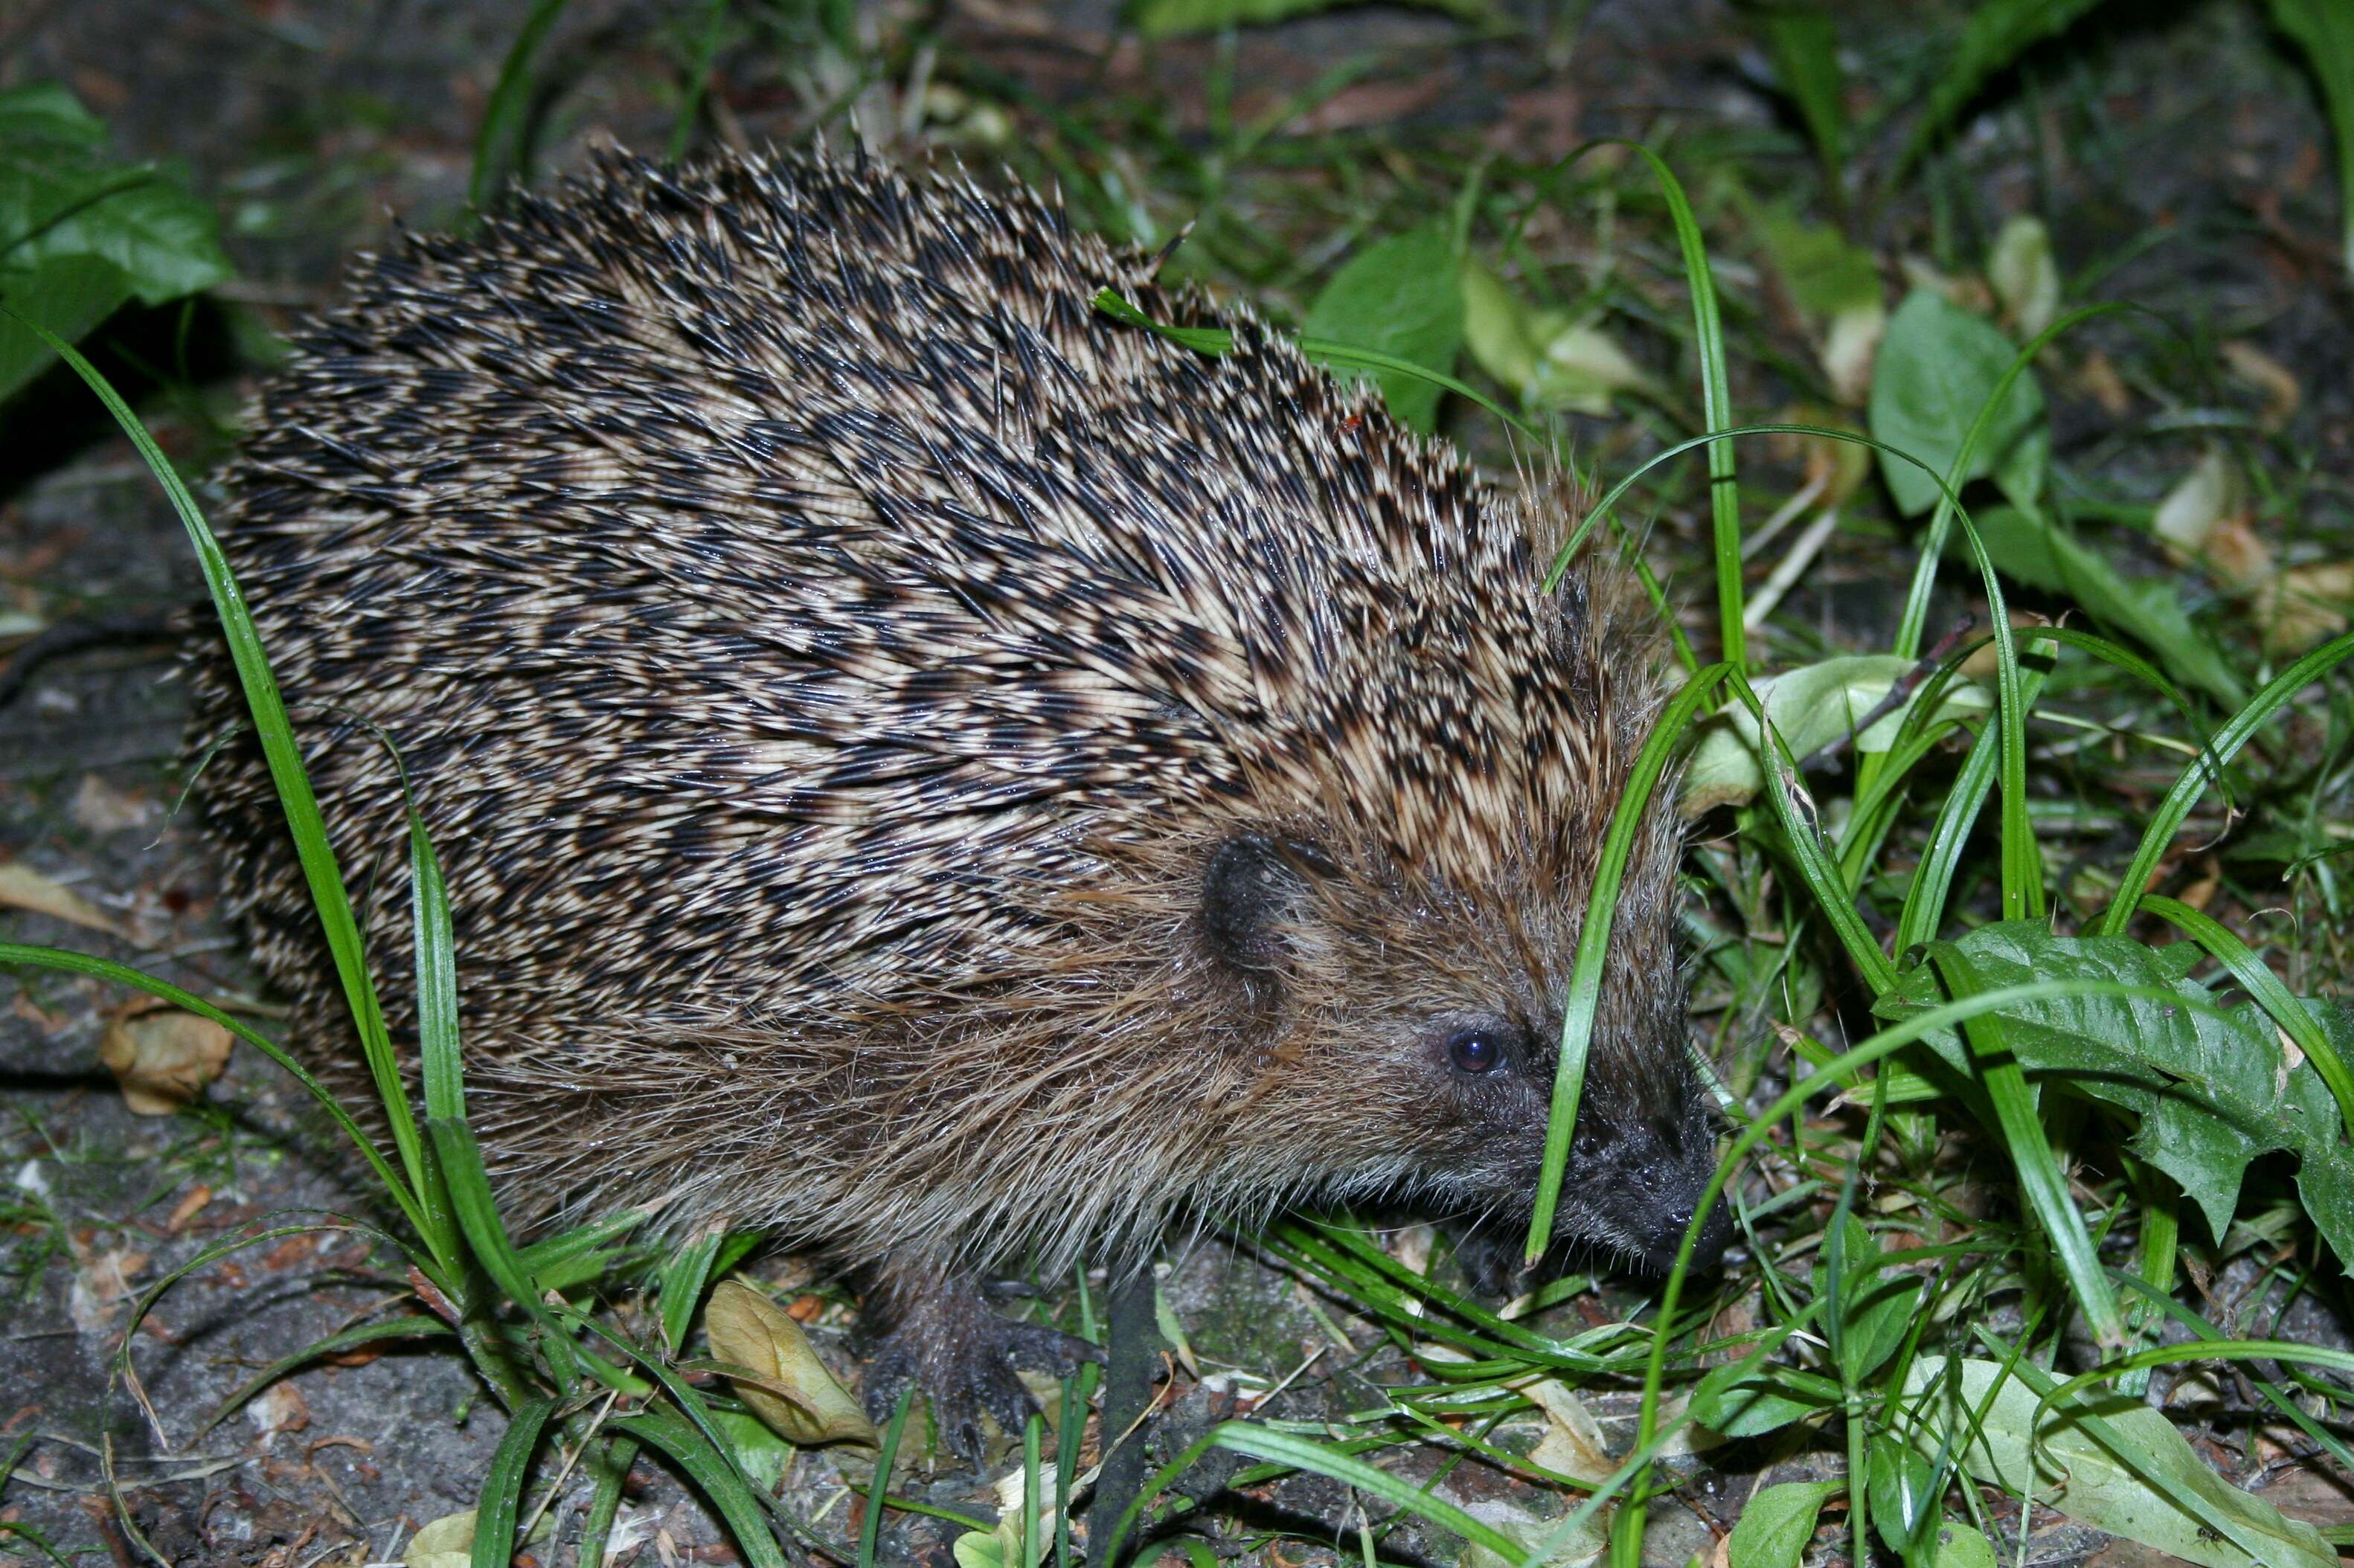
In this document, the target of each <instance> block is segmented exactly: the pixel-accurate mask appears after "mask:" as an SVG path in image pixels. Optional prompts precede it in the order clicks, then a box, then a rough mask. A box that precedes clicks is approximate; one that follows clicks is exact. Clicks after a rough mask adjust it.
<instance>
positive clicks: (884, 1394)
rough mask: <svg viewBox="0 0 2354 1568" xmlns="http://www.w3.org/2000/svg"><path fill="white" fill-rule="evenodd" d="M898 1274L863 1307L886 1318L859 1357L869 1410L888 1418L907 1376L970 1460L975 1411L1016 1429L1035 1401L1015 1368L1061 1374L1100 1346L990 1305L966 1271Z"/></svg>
mask: <svg viewBox="0 0 2354 1568" xmlns="http://www.w3.org/2000/svg"><path fill="white" fill-rule="evenodd" d="M903 1279H904V1277H895V1278H892V1279H889V1280H886V1281H885V1284H884V1286H883V1287H881V1288H880V1289H878V1290H877V1291H875V1293H873V1294H872V1295H870V1297H869V1298H868V1303H867V1308H866V1310H868V1311H869V1312H874V1311H875V1310H876V1309H877V1308H879V1309H880V1314H881V1316H882V1318H883V1319H884V1321H885V1323H886V1324H887V1327H885V1329H884V1330H883V1331H882V1332H880V1333H878V1334H875V1336H874V1337H873V1339H872V1340H871V1341H870V1342H871V1344H872V1347H873V1353H872V1357H871V1359H870V1360H869V1361H868V1362H867V1365H866V1377H865V1395H866V1410H867V1414H869V1415H870V1416H872V1417H873V1418H874V1420H875V1425H878V1426H879V1425H883V1424H884V1423H885V1422H887V1421H889V1420H890V1418H891V1412H892V1411H893V1409H894V1408H896V1405H897V1404H898V1403H899V1395H900V1393H901V1392H902V1391H903V1390H905V1389H906V1388H907V1385H908V1384H910V1383H913V1384H914V1385H915V1386H916V1387H917V1389H918V1390H920V1391H921V1392H922V1393H923V1394H924V1396H925V1398H926V1399H928V1401H930V1403H931V1407H932V1425H933V1428H934V1430H936V1431H937V1432H938V1434H939V1439H940V1442H941V1443H942V1444H943V1445H944V1446H946V1447H947V1448H948V1450H949V1452H950V1453H952V1454H954V1455H955V1456H956V1457H958V1458H959V1459H960V1460H962V1461H963V1462H964V1463H965V1464H967V1465H970V1466H972V1467H974V1468H976V1469H978V1468H979V1467H980V1466H981V1452H982V1449H983V1446H984V1441H985V1440H984V1436H983V1428H982V1426H981V1414H982V1413H983V1412H986V1413H987V1414H990V1415H991V1416H993V1417H995V1418H996V1421H997V1425H998V1428H999V1429H1000V1430H1001V1431H1002V1432H1004V1433H1005V1434H1006V1435H1007V1436H1019V1435H1020V1434H1021V1432H1022V1429H1023V1426H1024V1425H1027V1424H1028V1422H1029V1420H1030V1417H1031V1416H1032V1415H1033V1414H1035V1413H1036V1411H1037V1409H1038V1405H1037V1402H1036V1401H1034V1400H1033V1399H1032V1398H1031V1397H1030V1391H1029V1390H1028V1389H1026V1388H1024V1387H1023V1385H1022V1380H1021V1378H1019V1377H1018V1376H1016V1375H1015V1372H1016V1370H1017V1369H1021V1368H1026V1369H1028V1370H1030V1371H1033V1372H1053V1373H1054V1374H1055V1375H1056V1376H1058V1377H1068V1376H1070V1375H1071V1374H1072V1373H1073V1372H1077V1371H1078V1370H1079V1366H1080V1364H1081V1363H1082V1362H1084V1361H1100V1360H1102V1359H1103V1352H1102V1351H1100V1350H1099V1349H1097V1347H1096V1346H1094V1345H1091V1344H1089V1343H1088V1342H1087V1340H1082V1339H1079V1338H1078V1337H1077V1336H1076V1335H1072V1334H1066V1333H1063V1332H1062V1331H1061V1330H1055V1329H1049V1328H1046V1327H1044V1326H1043V1325H1041V1324H1036V1323H1014V1322H1009V1321H1007V1320H1006V1319H1003V1318H1001V1317H999V1316H998V1315H997V1314H996V1313H995V1312H992V1311H991V1310H990V1308H989V1306H988V1304H987V1303H986V1302H985V1301H983V1300H982V1299H981V1292H980V1291H979V1290H978V1289H976V1288H975V1287H973V1285H972V1284H971V1282H970V1281H969V1280H965V1279H960V1278H955V1277H936V1278H935V1281H934V1282H933V1283H930V1284H926V1285H919V1286H909V1285H907V1284H905V1283H903Z"/></svg>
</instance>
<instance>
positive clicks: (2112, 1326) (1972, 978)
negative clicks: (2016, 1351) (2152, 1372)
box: [1929, 942, 2131, 1348]
mask: <svg viewBox="0 0 2354 1568" xmlns="http://www.w3.org/2000/svg"><path fill="white" fill-rule="evenodd" d="M1929 959H1930V962H1931V963H1933V964H1935V966H1936V969H1937V975H1938V978H1939V979H1940V980H1943V981H1944V982H1945V986H1946V993H1947V994H1948V995H1950V996H1952V997H1953V998H1954V999H1955V1000H1956V1001H1961V1000H1962V999H1964V998H1966V997H1972V996H1977V995H1978V994H1980V993H1981V992H1982V991H1985V990H1986V986H1985V983H1984V982H1983V981H1982V980H1979V978H1978V969H1977V968H1976V966H1974V965H1973V964H1971V962H1970V961H1969V959H1968V958H1967V956H1965V955H1964V954H1963V952H1962V950H1961V949H1960V948H1956V947H1955V946H1954V945H1953V944H1952V943H1950V942H1934V943H1931V944H1930V947H1929ZM1962 1034H1963V1038H1964V1039H1966V1040H1967V1041H1968V1042H1969V1046H1970V1054H1971V1057H1972V1058H1973V1059H1974V1060H1975V1061H1976V1062H1977V1064H1978V1076H1979V1080H1980V1082H1981V1083H1982V1084H1983V1085H1984V1086H1985V1089H1986V1095H1987V1098H1988V1101H1989V1102H1991V1103H1992V1105H1993V1107H1994V1112H1995V1118H1996V1120H1997V1122H1998V1124H1999V1127H2000V1128H2001V1132H2002V1139H2003V1143H2004V1146H2005V1147H2006V1148H2007V1149H2008V1150H2009V1152H2010V1158H2011V1163H2012V1165H2013V1166H2014V1167H2016V1168H2017V1170H2018V1171H2019V1185H2020V1191H2021V1192H2023V1193H2024V1194H2025V1196H2026V1199H2027V1206H2028V1207H2029V1208H2030V1209H2031V1210H2032V1211H2033V1212H2034V1214H2035V1218H2036V1221H2037V1223H2038V1224H2041V1226H2042V1228H2043V1234H2045V1236H2046V1237H2048V1238H2049V1239H2050V1241H2051V1243H2052V1250H2053V1251H2054V1252H2055V1253H2057V1254H2058V1255H2059V1258H2060V1266H2061V1269H2062V1272H2064V1273H2065V1274H2066V1275H2067V1277H2068V1283H2069V1285H2070V1286H2071V1287H2073V1289H2074V1291H2075V1294H2076V1304H2077V1305H2078V1306H2079V1307H2080V1308H2083V1309H2084V1319H2085V1321H2086V1322H2087V1323H2088V1324H2090V1325H2091V1327H2092V1330H2093V1336H2094V1339H2095V1340H2098V1341H2099V1342H2100V1343H2101V1345H2102V1346H2104V1347H2105V1348H2115V1347H2118V1346H2122V1345H2125V1344H2126V1343H2128V1342H2129V1341H2130V1339H2131V1336H2130V1335H2128V1334H2127V1333H2126V1325H2125V1317H2124V1314H2123V1312H2122V1311H2121V1310H2120V1309H2119V1308H2118V1306H2117V1297H2116V1292H2115V1291H2114V1290H2112V1289H2110V1288H2109V1278H2108V1276H2107V1274H2106V1273H2105V1272H2104V1271H2103V1269H2102V1267H2101V1260H2100V1257H2099V1255H2097V1254H2096V1253H2095V1252H2094V1248H2093V1238H2092V1235H2091V1234H2090V1233H2089V1232H2087V1231H2086V1230H2085V1228H2084V1216H2083V1215H2082V1214H2081V1213H2077V1211H2076V1200H2075V1199H2074V1198H2073V1197H2071V1196H2069V1193H2068V1181H2067V1178H2066V1177H2065V1176H2064V1175H2062V1173H2061V1170H2060V1162H2059V1160H2057V1159H2056V1158H2054V1157H2053V1155H2052V1142H2051V1139H2049V1138H2048V1137H2046V1136H2045V1134H2044V1130H2043V1122H2042V1118H2041V1117H2039V1116H2038V1115H2037V1114H2036V1105H2035V1095H2034V1091H2033V1090H2032V1089H2031V1088H2030V1087H2029V1086H2028V1083H2027V1070H2026V1069H2025V1068H2024V1067H2022V1066H2020V1062H2019V1058H2018V1056H2017V1055H2015V1054H2013V1053H2012V1052H2011V1049H2010V1045H2009V1026H2008V1025H2007V1024H2006V1023H2005V1022H2004V1021H2003V1020H2002V1019H2001V1017H2000V1016H1999V1015H1998V1014H1995V1013H1991V1012H1988V1013H1981V1014H1979V1015H1978V1017H1976V1018H1974V1019H1972V1020H1971V1021H1970V1022H1968V1023H1966V1024H1964V1025H1963V1026H1962Z"/></svg>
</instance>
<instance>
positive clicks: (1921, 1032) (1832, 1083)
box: [1522, 980, 2182, 1568]
mask: <svg viewBox="0 0 2354 1568" xmlns="http://www.w3.org/2000/svg"><path fill="white" fill-rule="evenodd" d="M2073 996H2117V997H2133V998H2137V999H2140V1000H2143V1001H2157V1002H2160V1003H2163V1004H2165V1005H2168V1006H2179V1005H2180V1004H2181V1001H2182V998H2181V997H2180V996H2179V995H2177V994H2176V993H2174V992H2173V991H2161V990H2159V989H2158V988H2157V987H2154V986H2134V985H2121V984H2118V983H2116V982H2115V981H2112V980H2036V981H2033V982H2031V983H2029V984H2025V985H2012V986H2000V987H1997V988H1995V989H1993V990H1989V991H1978V992H1977V993H1975V994H1973V995H1971V996H1968V997H1958V998H1956V999H1955V1000H1954V1001H1947V1002H1945V1003H1942V1004H1941V1005H1939V1006H1937V1007H1934V1008H1931V1009H1930V1010H1929V1011H1927V1012H1920V1013H1915V1014H1914V1015H1913V1016H1912V1017H1910V1018H1908V1019H1905V1020H1904V1021H1903V1022H1900V1023H1895V1024H1892V1025H1890V1026H1889V1027H1888V1028H1886V1029H1883V1030H1881V1031H1880V1032H1879V1033H1875V1034H1873V1035H1872V1036H1871V1037H1870V1038H1869V1039H1867V1040H1865V1041H1863V1042H1862V1043H1861V1044H1858V1045H1856V1046H1855V1047H1854V1048H1853V1049H1851V1050H1849V1051H1843V1052H1841V1053H1840V1054H1839V1055H1837V1056H1834V1057H1832V1058H1831V1059H1830V1060H1829V1061H1828V1062H1825V1063H1823V1064H1822V1065H1820V1066H1819V1067H1817V1068H1816V1069H1815V1070H1814V1071H1813V1072H1812V1073H1810V1074H1808V1075H1807V1076H1806V1077H1804V1078H1802V1079H1800V1080H1799V1081H1798V1082H1797V1083H1795V1084H1793V1085H1791V1086H1789V1087H1788V1088H1787V1089H1786V1090H1784V1091H1783V1092H1782V1093H1781V1094H1780V1095H1779V1096H1777V1097H1776V1098H1775V1100H1774V1102H1773V1103H1772V1104H1771V1105H1769V1106H1766V1107H1765V1108H1764V1109H1762V1110H1760V1111H1758V1112H1757V1113H1756V1115H1755V1117H1753V1118H1751V1120H1750V1122H1749V1124H1748V1125H1747V1126H1746V1127H1744V1128H1742V1129H1741V1131H1740V1132H1739V1133H1738V1134H1736V1135H1735V1136H1734V1139H1733V1140H1732V1142H1731V1143H1730V1144H1729V1145H1728V1146H1727V1147H1726V1149H1725V1150H1724V1152H1723V1154H1722V1155H1721V1156H1719V1157H1718V1160H1717V1165H1716V1171H1715V1172H1714V1174H1712V1176H1711V1177H1710V1178H1709V1181H1708V1184H1707V1186H1706V1187H1704V1188H1703V1189H1702V1192H1701V1195H1700V1199H1699V1201H1698V1202H1696V1203H1694V1205H1693V1206H1692V1217H1691V1224H1689V1225H1687V1226H1686V1227H1685V1231H1684V1239H1683V1245H1681V1248H1680V1249H1679V1250H1678V1252H1677V1255H1676V1261H1675V1264H1674V1266H1672V1267H1670V1269H1669V1270H1668V1280H1667V1284H1666V1285H1665V1286H1664V1287H1661V1289H1660V1292H1659V1313H1658V1316H1657V1317H1656V1318H1654V1319H1653V1320H1652V1327H1651V1350H1650V1357H1649V1362H1648V1364H1647V1365H1646V1367H1645V1369H1644V1373H1643V1403H1642V1406H1641V1410H1640V1414H1639V1415H1638V1420H1637V1423H1636V1428H1635V1450H1634V1452H1633V1453H1632V1454H1631V1455H1630V1456H1629V1457H1628V1459H1627V1460H1626V1461H1625V1463H1623V1464H1622V1465H1621V1466H1620V1467H1619V1469H1618V1471H1617V1473H1616V1474H1615V1475H1613V1476H1612V1478H1611V1479H1610V1481H1609V1482H1608V1483H1607V1484H1606V1485H1605V1486H1604V1487H1603V1488H1601V1489H1598V1490H1597V1491H1596V1493H1595V1494H1594V1495H1593V1496H1592V1497H1591V1498H1589V1499H1586V1500H1585V1503H1583V1504H1581V1505H1580V1506H1579V1507H1578V1508H1577V1510H1575V1511H1574V1512H1573V1513H1572V1514H1571V1515H1570V1516H1569V1517H1568V1518H1567V1519H1566V1520H1563V1521H1562V1523H1561V1524H1560V1525H1559V1526H1558V1527H1557V1528H1556V1529H1555V1530H1554V1531H1553V1536H1552V1538H1551V1540H1550V1541H1549V1542H1547V1543H1546V1544H1547V1545H1552V1544H1554V1543H1557V1542H1564V1541H1566V1540H1568V1539H1569V1537H1570V1536H1571V1534H1572V1533H1573V1532H1574V1531H1576V1530H1577V1529H1579V1528H1580V1527H1581V1526H1582V1525H1583V1524H1584V1523H1585V1520H1588V1519H1589V1518H1591V1517H1592V1515H1593V1512H1594V1510H1596V1509H1597V1508H1599V1507H1600V1506H1601V1505H1602V1504H1603V1503H1604V1502H1605V1501H1606V1500H1607V1499H1610V1498H1612V1497H1615V1496H1616V1495H1617V1493H1618V1491H1619V1490H1620V1489H1621V1488H1623V1487H1624V1486H1626V1485H1627V1484H1628V1482H1629V1481H1630V1480H1631V1479H1633V1478H1635V1477H1636V1476H1637V1475H1638V1473H1639V1472H1641V1471H1644V1470H1646V1469H1648V1467H1649V1464H1650V1462H1651V1459H1652V1457H1654V1456H1655V1455H1656V1454H1657V1453H1658V1451H1659V1446H1660V1445H1661V1444H1662V1443H1664V1442H1665V1441H1666V1438H1665V1437H1664V1436H1661V1435H1660V1432H1659V1401H1660V1395H1661V1393H1662V1391H1663V1389H1664V1387H1665V1384H1666V1378H1667V1364H1668V1346H1669V1344H1670V1342H1671V1340H1672V1339H1673V1332H1672V1330H1673V1328H1674V1324H1675V1319H1676V1308H1677V1306H1678V1304H1679V1303H1680V1302H1681V1300H1682V1298H1683V1287H1684V1278H1685V1276H1686V1275H1687V1273H1688V1272H1689V1271H1690V1267H1691V1253H1692V1248H1693V1247H1694V1246H1695V1245H1698V1244H1699V1241H1700V1233H1701V1227H1702V1225H1704V1224H1707V1223H1708V1214H1709V1211H1710V1209H1711V1208H1712V1206H1713V1205H1714V1204H1715V1202H1716V1200H1717V1199H1718V1197H1719V1196H1720V1195H1722V1194H1723V1192H1724V1188H1725V1184H1726V1183H1727V1182H1728V1181H1731V1180H1732V1176H1733V1172H1734V1171H1736V1170H1738V1169H1739V1168H1740V1166H1741V1162H1742V1161H1743V1160H1746V1159H1747V1158H1748V1157H1749V1155H1750V1153H1751V1152H1752V1151H1753V1150H1755V1149H1756V1147H1757V1146H1758V1144H1760V1143H1762V1142H1763V1141H1765V1138H1766V1136H1767V1135H1768V1134H1769V1133H1771V1132H1772V1131H1773V1130H1774V1129H1775V1128H1776V1127H1777V1126H1779V1125H1780V1124H1781V1123H1782V1122H1784V1121H1785V1120H1787V1118H1789V1117H1790V1116H1792V1115H1793V1114H1794V1113H1796V1112H1797V1110H1798V1108H1799V1107H1801V1106H1804V1105H1805V1104H1806V1103H1807V1102H1808V1100H1810V1099H1812V1098H1813V1097H1816V1096H1817V1095H1819V1094H1822V1093H1824V1092H1826V1091H1827V1090H1829V1089H1833V1088H1842V1089H1843V1088H1846V1087H1848V1086H1850V1085H1851V1084H1852V1083H1853V1082H1854V1081H1855V1075H1856V1074H1857V1073H1858V1072H1859V1071H1860V1070H1861V1069H1862V1068H1864V1067H1868V1066H1871V1065H1872V1064H1874V1063H1876V1062H1878V1061H1880V1060H1882V1058H1883V1057H1886V1056H1890V1055H1893V1054H1895V1053H1896V1052H1898V1051H1901V1050H1903V1048H1904V1047H1906V1046H1908V1045H1911V1044H1914V1043H1915V1042H1917V1041H1919V1040H1921V1039H1923V1038H1924V1037H1925V1036H1926V1035H1928V1034H1931V1033H1935V1032H1936V1031H1938V1030H1941V1029H1952V1028H1956V1027H1957V1026H1961V1025H1966V1024H1967V1023H1968V1022H1970V1021H1972V1020H1974V1019H1978V1018H1982V1017H1987V1016H1989V1015H1991V1014H1992V1013H1993V1012H1995V1010H1997V1009H1998V1008H2003V1007H2011V1006H2016V1005H2018V1004H2020V1003H2022V1002H2030V1001H2047V1000H2056V999H2058V998H2061V997H2073ZM2039 1135H2040V1134H2039ZM1543 1561H1544V1552H1543V1547H1540V1549H1539V1550H1538V1551H1536V1552H1531V1553H1530V1554H1529V1555H1528V1556H1527V1557H1525V1558H1524V1559H1522V1563H1524V1568H1541V1565H1542V1564H1543Z"/></svg>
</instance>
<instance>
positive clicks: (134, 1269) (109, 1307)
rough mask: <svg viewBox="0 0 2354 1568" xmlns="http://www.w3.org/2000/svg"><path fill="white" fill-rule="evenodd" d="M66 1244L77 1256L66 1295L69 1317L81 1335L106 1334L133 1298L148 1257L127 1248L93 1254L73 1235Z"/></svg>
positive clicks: (94, 1252) (69, 1236) (75, 1256)
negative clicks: (124, 1303)
mask: <svg viewBox="0 0 2354 1568" xmlns="http://www.w3.org/2000/svg"><path fill="white" fill-rule="evenodd" d="M67 1244H68V1245H69V1247H70V1248H71V1249H72V1252H73V1255H74V1276H73V1283H72V1284H71V1285H70V1286H69V1287H67V1291H66V1315H67V1316H68V1317H69V1318H71V1319H73V1326H74V1327H75V1328H76V1329H77V1330H80V1331H81V1332H82V1333H85V1334H102V1333H105V1332H107V1331H108V1330H111V1329H112V1328H113V1327H114V1319H115V1314H116V1312H117V1311H118V1310H119V1309H120V1308H122V1303H123V1302H125V1301H127V1300H129V1299H130V1298H131V1282H132V1281H133V1279H135V1278H137V1277H139V1275H140V1273H141V1272H142V1271H143V1270H144V1269H145V1268H146V1266H147V1255H146V1254H145V1253H143V1252H133V1251H132V1250H130V1249H129V1248H127V1247H114V1248H111V1249H110V1250H108V1251H105V1252H96V1251H92V1250H91V1249H90V1247H89V1246H88V1245H86V1244H84V1243H83V1242H81V1241H80V1239H78V1238H76V1237H74V1236H72V1235H71V1234H69V1235H68V1237H67Z"/></svg>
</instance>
